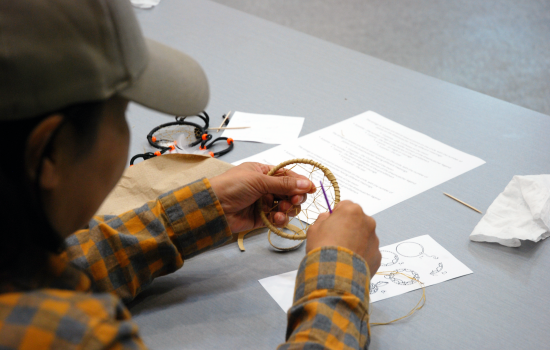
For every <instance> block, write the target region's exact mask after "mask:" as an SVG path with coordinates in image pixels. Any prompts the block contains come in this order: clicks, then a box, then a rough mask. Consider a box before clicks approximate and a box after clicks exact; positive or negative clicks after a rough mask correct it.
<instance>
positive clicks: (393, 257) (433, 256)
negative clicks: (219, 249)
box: [259, 235, 473, 312]
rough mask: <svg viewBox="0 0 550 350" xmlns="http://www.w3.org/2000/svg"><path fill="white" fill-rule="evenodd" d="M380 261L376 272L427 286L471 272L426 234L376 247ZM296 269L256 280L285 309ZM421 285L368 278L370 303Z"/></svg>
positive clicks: (390, 279)
mask: <svg viewBox="0 0 550 350" xmlns="http://www.w3.org/2000/svg"><path fill="white" fill-rule="evenodd" d="M380 252H381V253H382V264H381V266H380V268H379V269H378V272H386V271H387V272H397V271H398V272H401V273H403V274H405V275H407V276H411V277H414V278H416V279H417V280H419V281H420V282H422V283H423V284H424V287H428V286H431V285H434V284H437V283H441V282H445V281H448V280H450V279H453V278H457V277H461V276H464V275H468V274H471V273H473V272H472V270H470V269H469V268H468V267H467V266H466V265H464V264H463V263H461V262H460V261H459V260H458V259H457V258H455V257H454V256H453V255H452V254H451V253H449V252H448V251H447V250H446V249H445V248H443V247H442V246H441V245H439V244H438V243H437V242H436V241H435V240H434V239H433V238H431V237H430V236H429V235H424V236H419V237H416V238H411V239H408V240H405V241H402V242H399V243H395V244H391V245H387V246H385V247H382V248H380ZM297 272H298V270H295V271H291V272H287V273H283V274H281V275H277V276H272V277H268V278H264V279H261V280H259V282H260V284H261V285H262V286H263V287H264V288H265V290H266V291H267V292H268V293H269V295H271V297H272V298H273V299H274V300H275V301H276V302H277V304H279V306H280V307H281V308H282V309H283V310H284V311H285V312H286V311H287V310H288V309H289V308H290V307H291V306H292V301H293V298H294V286H295V283H296V274H297ZM419 288H421V286H420V284H419V283H418V282H415V281H413V280H411V279H409V278H407V277H405V276H402V275H400V274H391V275H389V276H383V275H375V276H374V277H372V278H371V284H370V302H371V303H374V302H376V301H379V300H383V299H387V298H391V297H394V296H396V295H400V294H404V293H407V292H410V291H413V290H416V289H419Z"/></svg>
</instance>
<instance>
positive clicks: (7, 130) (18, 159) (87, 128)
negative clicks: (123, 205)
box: [0, 101, 105, 289]
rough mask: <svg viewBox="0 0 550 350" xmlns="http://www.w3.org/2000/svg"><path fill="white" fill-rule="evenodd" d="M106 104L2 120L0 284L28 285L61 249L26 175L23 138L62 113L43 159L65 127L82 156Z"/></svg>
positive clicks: (34, 185) (94, 135) (93, 137)
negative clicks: (50, 257)
mask: <svg viewBox="0 0 550 350" xmlns="http://www.w3.org/2000/svg"><path fill="white" fill-rule="evenodd" d="M104 105H105V101H94V102H86V103H80V104H75V105H71V106H68V107H65V108H63V109H60V110H57V111H53V112H49V113H45V114H42V115H40V116H37V117H34V118H29V119H25V120H17V121H3V122H0V125H1V126H2V131H3V137H2V139H0V149H2V158H1V165H0V186H2V187H1V189H0V194H1V197H0V200H1V201H2V202H3V205H2V209H1V210H0V220H1V221H0V222H1V224H0V225H1V226H0V237H1V240H0V287H1V285H2V284H3V283H5V282H8V283H11V284H14V285H16V288H18V289H27V288H32V286H33V285H34V283H33V282H32V279H33V278H34V277H35V276H36V275H37V274H39V273H40V272H41V271H42V270H43V269H44V268H45V267H46V265H47V259H48V254H50V253H59V252H61V251H62V250H63V248H64V239H63V238H62V237H61V236H60V235H59V234H58V233H56V232H55V230H54V229H53V228H52V226H51V225H50V223H49V221H48V219H47V216H46V214H45V212H44V208H43V203H42V201H41V196H40V191H39V188H38V181H36V182H35V183H32V182H31V181H30V179H29V178H28V176H27V172H26V164H25V153H26V144H27V138H28V137H29V135H30V133H31V132H32V131H33V130H34V128H35V127H36V126H37V125H38V124H39V123H40V122H41V121H43V120H44V119H45V118H47V117H48V116H51V115H52V114H60V115H63V121H62V123H61V125H60V126H59V127H58V128H57V131H56V132H54V135H53V136H52V138H51V139H50V141H49V144H48V146H46V147H45V151H44V154H43V155H42V158H44V157H47V156H49V152H50V151H51V145H52V143H53V141H54V139H55V138H56V136H57V135H58V131H59V130H60V129H61V128H64V127H68V128H71V129H72V131H73V133H74V135H75V137H76V139H77V140H78V142H77V143H76V144H75V145H74V148H73V150H74V151H75V153H74V154H75V157H83V156H85V155H86V152H87V151H88V150H89V149H90V146H91V145H93V144H94V143H95V141H96V138H97V132H98V128H99V125H100V121H101V116H102V115H103V108H104ZM40 163H42V162H40ZM39 172H40V168H39Z"/></svg>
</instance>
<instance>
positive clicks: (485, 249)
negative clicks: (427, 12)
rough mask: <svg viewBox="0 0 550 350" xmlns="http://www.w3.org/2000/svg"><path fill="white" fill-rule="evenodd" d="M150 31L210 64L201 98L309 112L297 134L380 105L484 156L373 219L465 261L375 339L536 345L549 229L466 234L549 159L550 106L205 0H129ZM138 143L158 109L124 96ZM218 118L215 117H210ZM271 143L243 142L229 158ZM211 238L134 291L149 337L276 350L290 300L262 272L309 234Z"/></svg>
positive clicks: (171, 343)
mask: <svg viewBox="0 0 550 350" xmlns="http://www.w3.org/2000/svg"><path fill="white" fill-rule="evenodd" d="M136 13H137V15H138V18H139V21H140V23H141V25H142V27H143V30H144V33H145V35H146V36H148V37H151V38H154V39H156V40H158V41H161V42H163V43H165V44H168V45H171V46H173V47H175V48H177V49H180V50H182V51H184V52H186V53H188V54H190V55H191V56H193V57H194V58H195V59H197V60H198V61H199V62H200V63H201V65H202V66H203V67H204V69H205V71H206V73H207V75H208V77H209V81H210V86H211V99H210V103H209V106H208V108H207V111H208V112H209V113H210V115H211V117H212V119H213V120H214V121H213V122H212V124H214V125H216V123H219V122H221V115H222V114H223V113H225V112H227V111H228V110H233V111H234V110H238V111H243V112H252V113H263V114H278V115H289V116H303V117H305V118H306V120H305V123H304V127H303V129H302V133H301V135H306V134H308V133H310V132H313V131H315V130H318V129H320V128H323V127H326V126H329V125H331V124H333V123H335V122H338V121H341V120H344V119H346V118H349V117H352V116H355V115H357V114H359V113H361V112H364V111H367V110H373V111H375V112H377V113H379V114H381V115H383V116H385V117H386V118H389V119H391V120H394V121H396V122H398V123H401V124H403V125H405V126H407V127H410V128H412V129H414V130H417V131H419V132H422V133H425V134H427V135H429V136H431V137H433V138H435V139H437V140H439V141H441V142H444V143H446V144H448V145H450V146H453V147H455V148H457V149H459V150H461V151H464V152H467V153H469V154H472V155H475V156H477V157H479V158H481V159H483V160H485V161H486V162H487V163H486V164H485V165H482V166H481V167H478V168H476V169H474V170H472V171H469V172H467V173H466V174H463V175H461V176H459V177H456V178H454V179H452V180H450V181H447V182H445V183H443V184H441V185H439V186H437V187H434V188H432V189H430V190H428V191H426V192H423V193H421V194H419V195H417V196H415V197H413V198H411V199H408V200H406V201H404V202H402V203H399V204H397V205H395V206H393V207H391V208H389V209H387V210H385V211H383V212H381V213H379V214H376V215H375V216H374V218H375V219H376V221H377V223H378V227H377V233H378V236H379V238H380V243H381V245H382V246H383V245H387V244H391V243H395V242H398V241H401V240H404V239H408V238H412V237H416V236H419V235H424V234H429V235H431V236H432V237H433V238H434V239H435V240H436V241H437V242H438V243H440V244H441V245H442V246H443V247H445V248H446V249H447V250H449V251H450V252H451V253H452V254H453V255H454V256H456V257H457V258H458V259H459V260H460V261H462V262H463V263H465V264H466V265H467V266H468V267H469V268H470V269H472V270H473V271H474V273H473V274H472V275H468V276H465V277H461V278H458V279H455V280H451V281H448V282H445V283H441V284H437V285H435V286H431V287H428V288H427V289H426V293H427V303H426V306H425V307H424V308H423V309H422V310H421V311H419V312H417V313H416V314H415V315H414V316H412V317H410V318H408V319H406V320H404V321H401V322H399V323H396V324H393V325H390V326H381V327H374V328H373V329H372V341H371V346H370V349H474V348H475V349H512V348H522V349H525V348H531V349H543V348H548V347H549V346H550V332H548V331H547V324H548V321H550V302H548V298H549V297H550V292H549V291H550V276H549V272H548V271H549V269H550V246H549V244H550V242H546V241H543V242H539V243H536V244H535V243H531V242H525V243H523V244H522V246H521V247H520V248H507V247H503V246H500V245H496V244H488V243H474V242H470V241H469V239H468V236H469V234H470V233H471V231H472V229H473V228H474V226H475V225H476V224H477V223H478V221H479V220H480V218H481V215H479V214H478V213H476V212H474V211H472V210H470V209H468V208H466V207H464V206H462V205H460V204H458V203H456V202H454V201H452V200H450V199H448V198H446V197H445V196H443V194H442V192H448V193H451V194H454V195H456V196H457V197H459V198H461V199H462V200H464V201H466V202H467V203H470V204H472V205H474V206H476V207H478V208H479V209H481V210H482V211H485V210H486V209H487V207H488V206H489V205H490V204H491V203H492V201H493V200H494V199H495V198H496V196H497V195H498V194H499V193H500V192H501V191H502V190H503V189H504V187H505V186H506V184H508V182H509V181H510V180H511V179H512V177H513V176H514V175H528V174H542V173H550V152H549V150H550V138H549V137H548V135H547V133H548V131H549V130H550V117H549V116H547V115H544V114H540V113H537V112H534V111H531V110H528V109H525V108H522V107H518V106H515V105H512V104H510V103H507V102H503V101H500V100H497V99H495V98H491V97H488V96H485V95H482V94H480V93H477V92H473V91H470V90H467V89H464V88H461V87H459V86H455V85H452V84H449V83H446V82H443V81H440V80H437V79H434V78H430V77H427V76H425V75H422V74H419V73H416V72H413V71H410V70H407V69H404V68H401V67H398V66H395V65H392V64H389V63H386V62H383V61H381V60H378V59H375V58H372V57H370V56H366V55H364V54H361V53H357V52H354V51H352V50H349V49H345V48H342V47H339V46H336V45H334V44H330V43H327V42H324V41H322V40H319V39H316V38H313V37H311V36H308V35H305V34H302V33H299V32H296V31H293V30H291V29H288V28H285V27H282V26H279V25H276V24H273V23H270V22H267V21H265V20H262V19H259V18H256V17H253V16H250V15H247V14H244V13H242V12H239V11H236V10H232V9H230V8H227V7H224V6H222V5H219V4H216V3H213V2H209V1H206V0H186V1H181V0H164V1H163V2H161V4H160V5H159V6H157V7H156V8H154V9H152V10H136ZM128 115H129V122H130V125H131V130H132V141H131V152H132V154H134V153H141V152H142V151H143V150H144V148H146V141H145V135H146V134H147V133H148V132H149V130H150V129H152V127H154V126H155V125H158V124H159V122H164V121H168V120H169V119H167V117H166V116H161V115H160V114H158V113H156V112H153V111H151V110H148V109H145V108H142V107H140V106H137V105H131V106H130V109H129V113H128ZM218 120H219V121H218ZM273 146H274V145H267V144H259V143H242V142H237V143H236V146H235V150H234V151H233V152H231V153H229V154H228V155H226V156H223V157H222V158H221V159H222V160H224V161H227V162H233V161H236V160H239V159H242V158H245V157H248V156H250V155H253V154H255V153H258V152H261V151H263V150H266V149H269V148H271V147H273ZM245 246H246V249H247V250H246V252H244V253H241V252H240V251H239V250H238V248H237V246H236V245H228V246H224V247H222V248H219V249H216V250H213V251H210V252H207V253H204V254H202V255H200V256H197V257H195V258H193V259H190V260H188V261H186V262H185V265H184V267H183V268H182V269H181V270H179V271H178V272H176V273H174V274H171V275H169V276H165V277H161V278H159V279H157V280H156V281H155V282H154V283H153V284H152V285H151V286H150V287H149V288H148V289H146V290H145V291H144V292H143V293H142V294H141V295H139V296H138V298H137V299H136V300H135V301H134V302H132V304H131V305H130V310H131V312H132V314H133V315H134V319H135V321H136V322H137V323H138V324H139V326H140V329H141V335H142V337H143V339H144V340H145V342H146V344H147V345H149V346H150V347H151V348H153V349H211V348H224V349H269V348H275V347H276V346H277V345H278V344H279V343H281V342H282V341H283V340H284V335H285V328H286V314H285V313H284V312H283V311H282V310H281V309H280V307H279V306H278V305H277V304H276V303H275V301H274V300H273V299H272V298H271V297H270V296H269V295H268V294H267V292H266V291H265V290H264V289H263V288H262V286H261V285H260V284H259V283H258V280H259V279H261V278H264V277H268V276H272V275H276V274H280V273H283V272H288V271H291V270H295V269H296V268H297V267H298V264H299V262H300V260H301V259H302V257H303V256H304V250H303V248H302V249H300V250H297V251H294V252H290V253H278V252H275V251H273V250H272V249H271V248H270V247H269V244H268V242H267V239H266V237H265V234H261V235H257V236H254V237H251V238H247V239H246V240H245ZM419 296H420V292H412V293H408V294H405V295H401V296H398V297H394V298H390V299H387V300H384V301H380V302H377V303H375V304H372V306H371V310H372V314H371V320H372V321H373V322H376V321H383V320H390V319H393V318H396V317H399V316H401V315H403V314H405V313H406V312H408V311H409V309H410V308H411V307H412V306H413V305H414V304H415V303H416V301H417V300H418V298H419Z"/></svg>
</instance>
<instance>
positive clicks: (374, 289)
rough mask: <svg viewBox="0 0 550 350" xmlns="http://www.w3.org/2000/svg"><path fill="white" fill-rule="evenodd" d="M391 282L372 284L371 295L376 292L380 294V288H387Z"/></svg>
mask: <svg viewBox="0 0 550 350" xmlns="http://www.w3.org/2000/svg"><path fill="white" fill-rule="evenodd" d="M388 283H389V282H382V281H380V282H376V283H371V284H370V291H369V294H374V293H376V292H378V287H379V286H380V287H382V286H385V285H386V284H388Z"/></svg>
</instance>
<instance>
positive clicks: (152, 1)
mask: <svg viewBox="0 0 550 350" xmlns="http://www.w3.org/2000/svg"><path fill="white" fill-rule="evenodd" d="M130 1H131V2H132V5H134V6H135V7H139V8H141V9H148V8H151V7H154V6H157V5H158V4H159V2H160V0H130Z"/></svg>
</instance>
